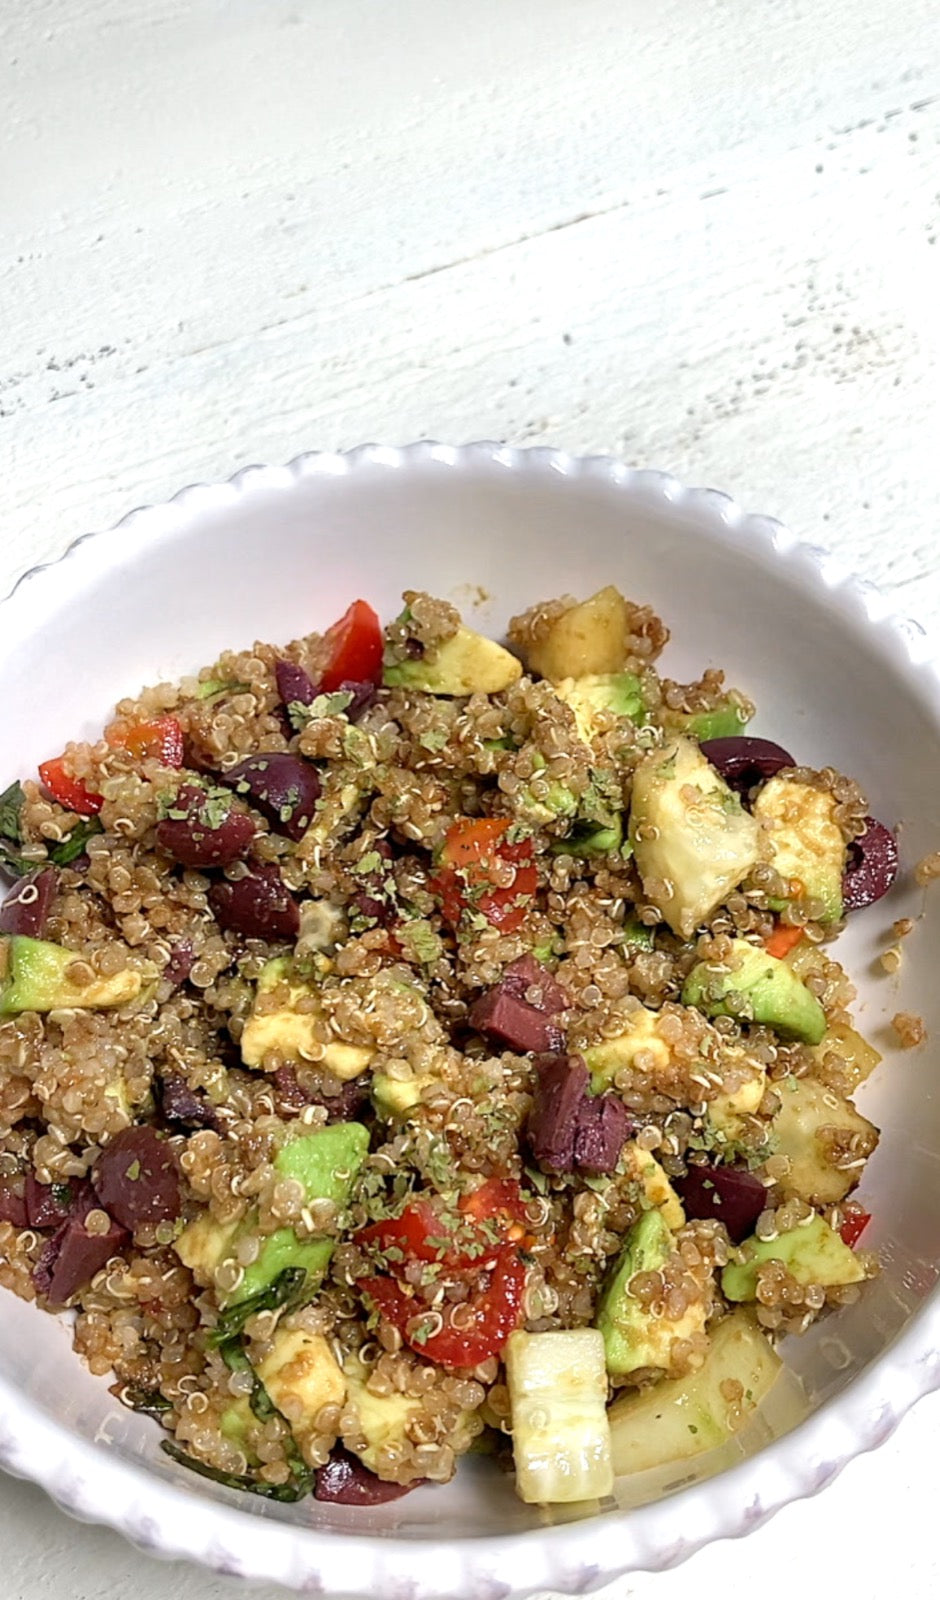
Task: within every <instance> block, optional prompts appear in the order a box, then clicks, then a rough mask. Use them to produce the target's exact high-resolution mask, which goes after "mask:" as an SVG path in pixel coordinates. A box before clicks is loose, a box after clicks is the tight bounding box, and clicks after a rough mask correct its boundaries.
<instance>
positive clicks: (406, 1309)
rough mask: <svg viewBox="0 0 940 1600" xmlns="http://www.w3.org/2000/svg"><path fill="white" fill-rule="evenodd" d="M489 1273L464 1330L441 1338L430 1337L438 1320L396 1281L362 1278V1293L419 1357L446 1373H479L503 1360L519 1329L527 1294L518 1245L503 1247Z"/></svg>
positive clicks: (465, 1305)
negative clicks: (484, 1365) (465, 1369)
mask: <svg viewBox="0 0 940 1600" xmlns="http://www.w3.org/2000/svg"><path fill="white" fill-rule="evenodd" d="M490 1266H491V1267H492V1270H488V1269H489V1268H490ZM486 1268H487V1275H486V1281H485V1282H483V1283H482V1284H481V1286H480V1287H479V1288H477V1289H476V1290H474V1291H473V1293H472V1294H471V1295H470V1297H469V1299H467V1300H465V1301H463V1302H461V1309H460V1311H459V1312H458V1315H459V1317H460V1325H459V1326H458V1327H454V1326H452V1325H450V1324H449V1323H445V1324H444V1326H443V1327H442V1328H440V1329H439V1330H438V1331H437V1332H434V1331H430V1332H429V1331H428V1329H429V1328H431V1329H433V1327H434V1324H435V1322H436V1321H437V1320H438V1318H437V1316H436V1314H435V1313H434V1312H433V1311H432V1310H431V1309H430V1308H428V1307H424V1306H422V1303H421V1302H420V1301H419V1300H416V1299H415V1297H414V1295H413V1294H410V1293H409V1292H408V1290H407V1289H406V1288H405V1287H404V1286H403V1285H402V1284H401V1283H399V1282H398V1280H397V1279H396V1278H384V1277H382V1278H380V1277H375V1278H360V1280H359V1288H360V1289H361V1290H362V1292H363V1294H365V1295H366V1296H367V1297H368V1298H369V1299H370V1300H371V1301H372V1304H373V1305H374V1306H375V1309H376V1310H377V1311H378V1312H379V1313H380V1315H381V1316H383V1317H385V1319H386V1321H388V1322H390V1323H391V1324H392V1326H393V1327H395V1328H397V1329H398V1331H399V1333H400V1334H401V1336H402V1338H403V1339H404V1341H405V1343H406V1344H407V1345H410V1346H411V1348H412V1350H416V1351H417V1352H418V1353H419V1355H423V1356H427V1357H428V1359H429V1360H430V1361H436V1362H438V1363H439V1365H440V1366H442V1367H475V1366H478V1365H479V1363H480V1362H481V1361H488V1360H489V1358H490V1356H498V1355H499V1354H500V1352H501V1351H502V1348H503V1346H504V1345H505V1343H506V1340H507V1339H508V1338H509V1335H510V1334H511V1333H512V1331H513V1329H514V1328H516V1327H518V1325H519V1321H520V1318H521V1315H522V1297H523V1294H524V1292H525V1265H524V1263H523V1261H522V1260H521V1258H520V1256H519V1253H518V1251H517V1250H516V1249H515V1247H514V1246H513V1245H508V1244H507V1245H500V1246H498V1247H497V1248H496V1249H495V1250H494V1251H493V1253H492V1255H490V1256H488V1257H487V1263H486ZM409 1325H411V1326H410V1330H409Z"/></svg>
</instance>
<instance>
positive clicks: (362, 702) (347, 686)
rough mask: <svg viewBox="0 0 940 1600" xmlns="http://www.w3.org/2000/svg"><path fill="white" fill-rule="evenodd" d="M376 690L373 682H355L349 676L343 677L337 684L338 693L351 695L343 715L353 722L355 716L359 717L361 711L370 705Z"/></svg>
mask: <svg viewBox="0 0 940 1600" xmlns="http://www.w3.org/2000/svg"><path fill="white" fill-rule="evenodd" d="M377 692H378V688H377V685H376V684H374V683H356V682H353V680H352V679H351V678H344V679H343V681H342V683H341V684H340V686H339V693H340V694H351V695H352V699H351V701H350V702H349V705H348V706H346V708H345V711H344V716H347V717H348V718H349V720H350V722H355V721H356V718H357V717H361V716H362V713H363V712H364V711H367V710H368V708H369V706H371V705H372V703H373V701H374V699H375V696H376V694H377Z"/></svg>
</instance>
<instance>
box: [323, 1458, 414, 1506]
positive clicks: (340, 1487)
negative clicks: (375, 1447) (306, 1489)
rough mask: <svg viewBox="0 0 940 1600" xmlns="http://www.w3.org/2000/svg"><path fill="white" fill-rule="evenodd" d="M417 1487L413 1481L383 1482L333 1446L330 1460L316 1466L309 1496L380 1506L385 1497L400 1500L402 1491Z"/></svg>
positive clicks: (342, 1502)
mask: <svg viewBox="0 0 940 1600" xmlns="http://www.w3.org/2000/svg"><path fill="white" fill-rule="evenodd" d="M420 1481H423V1480H419V1482H420ZM417 1488H418V1483H417V1482H416V1483H386V1482H385V1480H384V1479H383V1478H378V1477H376V1475H375V1473H374V1472H370V1470H369V1468H368V1467H366V1466H364V1465H363V1463H362V1462H361V1461H360V1460H359V1459H358V1457H356V1456H354V1455H350V1453H349V1451H348V1450H344V1449H343V1447H342V1445H337V1447H336V1449H335V1450H334V1451H333V1453H332V1455H331V1456H330V1459H329V1460H328V1461H327V1462H325V1463H324V1465H323V1466H322V1467H318V1468H317V1476H316V1485H315V1488H314V1491H313V1497H314V1499H315V1500H326V1501H329V1502H330V1503H331V1504H333V1505H335V1506H381V1505H385V1504H386V1502H387V1501H389V1500H400V1499H401V1497H402V1495H403V1494H408V1493H410V1491H411V1490H412V1489H417Z"/></svg>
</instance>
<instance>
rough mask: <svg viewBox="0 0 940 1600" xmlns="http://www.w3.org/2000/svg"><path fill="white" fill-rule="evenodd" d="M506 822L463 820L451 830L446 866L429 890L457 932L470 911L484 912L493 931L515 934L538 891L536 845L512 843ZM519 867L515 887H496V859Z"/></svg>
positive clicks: (446, 842) (445, 848) (443, 854)
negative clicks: (494, 869)
mask: <svg viewBox="0 0 940 1600" xmlns="http://www.w3.org/2000/svg"><path fill="white" fill-rule="evenodd" d="M510 826H511V824H510V823H509V821H508V819H507V818H506V817H460V818H458V820H457V821H456V822H455V823H454V824H453V825H452V826H451V827H450V828H449V829H448V831H447V836H446V838H445V840H444V845H443V849H442V850H441V865H440V867H439V869H438V871H437V872H436V873H435V874H434V876H433V877H432V878H430V879H429V880H428V881H429V884H430V887H431V889H432V890H433V891H434V893H435V894H437V895H438V897H439V898H440V902H441V911H442V912H443V915H444V917H445V919H446V921H448V922H449V923H450V924H451V926H452V927H456V926H457V924H458V922H459V921H460V918H461V915H462V913H463V912H464V911H466V910H467V909H468V908H471V907H472V908H473V909H474V910H477V911H480V912H482V914H483V916H484V917H486V920H487V922H490V923H492V925H493V927H495V928H501V929H502V930H503V931H504V932H505V933H511V932H512V931H513V929H514V928H518V926H519V924H520V922H521V921H522V919H523V917H524V916H525V914H526V911H527V909H528V902H529V901H530V900H531V899H532V897H533V895H534V894H535V891H536V889H537V888H538V881H539V876H538V869H537V867H536V865H535V861H534V857H533V850H532V841H531V839H519V840H516V841H515V842H513V843H511V844H510V843H508V842H507V841H506V839H505V835H506V833H507V832H508V830H509V828H510ZM496 856H498V857H499V859H500V861H501V862H503V863H508V864H509V865H511V866H512V867H514V869H515V871H514V875H513V880H512V883H510V884H506V885H503V884H494V883H493V880H492V875H491V870H490V869H491V865H492V862H493V858H494V857H496Z"/></svg>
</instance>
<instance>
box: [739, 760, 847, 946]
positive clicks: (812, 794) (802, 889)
mask: <svg viewBox="0 0 940 1600" xmlns="http://www.w3.org/2000/svg"><path fill="white" fill-rule="evenodd" d="M836 805H837V801H836V798H835V795H833V794H830V793H829V791H828V790H825V789H816V788H814V787H813V785H812V784H809V783H798V782H797V781H796V779H795V778H784V777H773V778H771V779H769V781H768V782H767V783H765V784H764V787H763V788H762V789H761V791H760V793H759V794H758V796H757V799H756V800H755V802H754V815H755V817H756V818H757V819H758V821H759V822H760V824H761V827H762V829H763V833H764V840H765V845H766V850H767V856H768V860H769V862H770V865H771V866H772V867H773V868H774V869H775V871H777V872H779V873H780V876H781V877H782V878H784V879H785V880H789V883H790V894H789V895H788V896H787V898H786V899H785V900H784V904H788V903H790V902H791V901H792V902H793V903H794V904H796V905H799V906H801V907H804V908H806V909H807V910H808V911H809V912H810V913H811V915H812V916H813V917H814V919H815V920H816V921H817V922H826V923H829V922H838V921H839V918H840V917H841V916H842V876H843V873H844V872H845V864H846V844H845V840H844V839H843V837H842V830H841V828H840V827H839V824H838V822H837V821H836V818H835V810H836Z"/></svg>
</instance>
